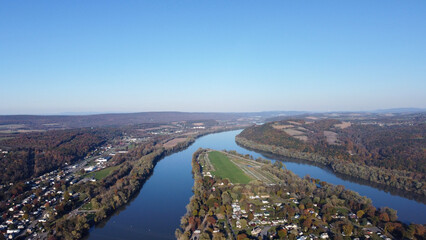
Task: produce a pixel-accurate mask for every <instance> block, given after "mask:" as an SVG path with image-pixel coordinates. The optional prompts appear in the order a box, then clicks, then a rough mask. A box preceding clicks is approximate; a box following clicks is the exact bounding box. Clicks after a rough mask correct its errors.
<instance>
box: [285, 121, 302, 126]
mask: <svg viewBox="0 0 426 240" xmlns="http://www.w3.org/2000/svg"><path fill="white" fill-rule="evenodd" d="M288 122H289V123H291V124H294V125H302V124H301V123H300V122H295V121H288Z"/></svg>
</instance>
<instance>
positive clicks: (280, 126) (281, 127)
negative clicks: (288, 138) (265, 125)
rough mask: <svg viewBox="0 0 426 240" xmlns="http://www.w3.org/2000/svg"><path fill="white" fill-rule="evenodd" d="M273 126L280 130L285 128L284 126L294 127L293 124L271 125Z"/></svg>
mask: <svg viewBox="0 0 426 240" xmlns="http://www.w3.org/2000/svg"><path fill="white" fill-rule="evenodd" d="M272 127H273V128H275V129H278V130H281V129H286V128H292V127H294V126H293V125H275V124H274V125H272Z"/></svg>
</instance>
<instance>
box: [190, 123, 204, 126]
mask: <svg viewBox="0 0 426 240" xmlns="http://www.w3.org/2000/svg"><path fill="white" fill-rule="evenodd" d="M192 125H194V126H204V123H193V124H192Z"/></svg>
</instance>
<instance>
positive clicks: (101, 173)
mask: <svg viewBox="0 0 426 240" xmlns="http://www.w3.org/2000/svg"><path fill="white" fill-rule="evenodd" d="M119 167H120V166H114V167H109V168H104V169H102V170H99V171H96V172H92V173H88V174H86V177H93V178H95V179H96V180H98V181H99V180H102V179H104V178H106V177H107V176H108V175H109V174H110V173H111V172H112V171H114V170H116V169H118V168H119Z"/></svg>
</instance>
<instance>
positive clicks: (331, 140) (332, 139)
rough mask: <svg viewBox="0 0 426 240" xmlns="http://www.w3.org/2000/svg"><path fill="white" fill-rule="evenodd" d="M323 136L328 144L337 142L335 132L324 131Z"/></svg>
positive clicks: (336, 143)
mask: <svg viewBox="0 0 426 240" xmlns="http://www.w3.org/2000/svg"><path fill="white" fill-rule="evenodd" d="M324 136H325V137H326V138H327V143H328V144H335V145H338V144H339V143H338V141H337V133H335V132H331V131H324Z"/></svg>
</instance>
